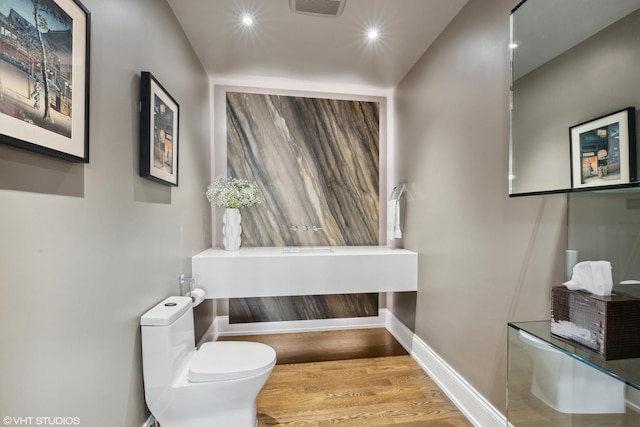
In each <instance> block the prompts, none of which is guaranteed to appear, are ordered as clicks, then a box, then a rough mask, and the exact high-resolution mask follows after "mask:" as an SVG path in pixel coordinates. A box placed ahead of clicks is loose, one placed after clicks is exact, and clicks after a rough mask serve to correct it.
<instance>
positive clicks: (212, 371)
mask: <svg viewBox="0 0 640 427" xmlns="http://www.w3.org/2000/svg"><path fill="white" fill-rule="evenodd" d="M275 364H276V352H275V350H274V349H273V348H271V347H269V346H268V345H266V344H260V343H256V342H244V341H216V342H207V343H204V344H202V346H201V347H200V349H199V350H198V351H196V354H195V356H194V357H193V359H192V360H191V364H190V365H189V381H191V382H210V381H225V380H234V379H238V378H247V377H251V376H254V375H257V374H259V373H261V372H264V371H265V370H266V369H269V368H272V367H273V366H274V365H275Z"/></svg>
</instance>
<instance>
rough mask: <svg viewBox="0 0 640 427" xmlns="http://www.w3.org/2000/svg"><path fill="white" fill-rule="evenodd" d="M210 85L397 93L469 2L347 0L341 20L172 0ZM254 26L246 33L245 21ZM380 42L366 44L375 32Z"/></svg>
mask: <svg viewBox="0 0 640 427" xmlns="http://www.w3.org/2000/svg"><path fill="white" fill-rule="evenodd" d="M167 1H168V3H169V5H170V6H171V8H172V9H173V12H174V13H175V15H176V17H177V18H178V21H179V22H180V24H181V25H182V27H183V29H184V31H185V33H186V35H187V37H188V38H189V40H190V42H191V44H192V45H193V48H194V50H195V52H196V54H197V55H198V57H199V58H200V61H201V62H202V64H203V65H204V67H205V69H206V70H207V72H208V73H209V74H210V75H211V76H212V77H239V76H242V77H257V78H286V79H296V80H307V81H315V82H322V83H340V84H359V85H366V86H373V87H377V88H392V87H395V86H396V85H397V84H398V83H399V82H400V80H402V78H403V77H404V76H405V74H406V73H407V72H408V71H409V70H410V69H411V67H412V66H413V65H414V64H415V63H416V61H417V60H418V59H419V58H420V57H421V56H422V54H423V53H424V52H425V50H426V49H427V48H428V47H429V46H430V45H431V43H432V42H433V41H434V40H435V39H436V38H437V37H438V35H439V34H440V33H441V32H442V30H444V28H445V27H446V26H447V25H448V24H449V22H451V20H452V19H453V18H454V17H455V15H456V14H457V13H458V12H459V11H460V9H461V8H462V7H463V6H464V4H465V3H466V2H467V0H346V6H345V8H344V11H343V13H342V15H341V16H339V17H325V16H310V15H303V14H299V13H294V12H292V11H291V10H290V8H289V0H167ZM246 12H249V13H251V14H253V16H254V20H255V24H254V25H253V26H252V27H251V28H247V27H245V26H243V25H242V24H241V22H240V18H241V16H242V14H243V13H246ZM372 26H375V27H377V28H378V29H379V31H380V38H379V39H378V40H376V41H375V42H371V41H369V40H367V38H366V32H367V29H368V28H369V27H372Z"/></svg>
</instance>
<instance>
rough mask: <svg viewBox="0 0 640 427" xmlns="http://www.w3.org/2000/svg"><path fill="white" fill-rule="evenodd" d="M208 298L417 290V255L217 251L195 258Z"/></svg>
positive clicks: (336, 249) (352, 250)
mask: <svg viewBox="0 0 640 427" xmlns="http://www.w3.org/2000/svg"><path fill="white" fill-rule="evenodd" d="M191 265H192V273H193V277H194V278H195V279H196V286H197V287H199V288H202V289H204V290H205V291H206V293H207V298H248V297H268V296H291V295H325V294H348V293H369V292H394V291H395V292H400V291H415V290H417V289H418V254H417V253H415V252H412V251H408V250H405V249H391V248H387V247H384V246H331V247H285V248H282V247H250V248H241V249H240V250H238V251H225V250H223V249H218V248H213V249H207V250H205V251H204V252H201V253H199V254H197V255H195V256H194V257H192V259H191Z"/></svg>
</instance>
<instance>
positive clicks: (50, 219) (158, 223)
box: [0, 0, 213, 427]
mask: <svg viewBox="0 0 640 427" xmlns="http://www.w3.org/2000/svg"><path fill="white" fill-rule="evenodd" d="M82 1H83V3H84V4H85V6H86V7H87V8H88V9H89V10H90V11H91V13H92V43H91V48H92V56H91V67H92V68H91V126H90V138H91V141H90V157H91V158H90V160H91V162H90V163H89V164H88V165H77V164H70V163H67V162H64V161H60V160H57V159H53V158H50V157H46V156H42V155H38V154H35V153H30V152H27V151H22V150H18V149H15V148H11V147H8V146H1V147H0V218H2V221H0V271H2V279H1V283H2V286H0V336H1V337H2V346H1V350H0V366H1V368H0V369H1V371H0V378H1V381H0V396H2V398H1V399H0V414H1V415H2V416H3V417H4V416H13V417H19V416H22V417H27V416H33V417H37V416H50V417H52V416H64V417H79V418H80V421H81V425H83V426H92V427H93V426H95V427H100V426H104V427H111V426H130V427H133V426H135V427H139V426H141V425H142V423H143V422H144V420H145V419H146V416H147V415H146V408H145V404H144V396H143V389H142V370H141V353H140V332H139V326H138V323H139V318H140V315H141V314H142V313H144V312H145V311H146V310H147V309H149V308H150V307H151V306H153V305H154V304H155V303H157V302H158V301H160V300H161V299H163V298H164V297H166V296H168V295H171V294H176V293H177V290H178V288H177V276H178V275H179V274H180V273H186V274H187V275H188V274H189V273H190V270H191V261H190V258H191V256H192V255H194V254H195V253H198V252H200V251H201V250H203V249H205V248H207V247H209V246H210V245H211V237H210V236H211V225H210V214H209V212H210V211H209V206H208V202H207V200H206V198H205V197H204V191H205V188H206V185H207V184H208V182H209V175H210V166H209V100H208V93H209V91H208V78H207V76H206V73H205V72H204V70H203V68H202V66H201V65H200V63H199V61H198V60H197V59H196V57H195V55H194V53H193V51H192V49H191V47H190V45H189V43H188V41H187V39H186V37H185V36H184V34H183V33H182V30H181V29H180V27H179V25H178V23H177V21H176V19H175V18H174V16H173V14H172V13H171V9H170V8H169V6H168V5H167V4H166V3H165V2H164V1H163V0H162V1H159V0H109V1H103V0H82ZM143 70H144V71H151V72H152V73H154V75H155V76H156V78H157V79H158V80H159V81H160V82H161V83H162V84H163V85H164V87H165V88H166V89H167V90H168V91H169V92H170V93H171V95H172V96H173V97H174V98H175V99H176V100H177V101H178V103H179V104H180V108H181V110H180V113H181V117H180V126H181V129H180V139H181V141H180V186H179V187H178V188H170V187H166V186H163V185H160V184H157V183H154V182H152V181H149V180H145V179H142V178H140V177H139V176H138V100H139V81H140V79H139V74H140V71H143ZM198 309H199V310H198V312H199V316H198V317H199V318H200V320H201V321H202V322H203V324H199V325H198V326H199V329H200V333H202V329H203V328H204V327H206V326H207V325H208V322H210V320H211V317H212V315H213V310H212V305H211V304H207V305H205V306H203V307H202V308H201V307H198Z"/></svg>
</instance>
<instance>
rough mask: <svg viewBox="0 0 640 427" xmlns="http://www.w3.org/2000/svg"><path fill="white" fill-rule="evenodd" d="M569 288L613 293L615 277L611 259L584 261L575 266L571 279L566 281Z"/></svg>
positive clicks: (604, 294) (597, 293)
mask: <svg viewBox="0 0 640 427" xmlns="http://www.w3.org/2000/svg"><path fill="white" fill-rule="evenodd" d="M564 285H565V286H566V287H567V289H569V290H572V291H575V290H584V291H587V292H591V293H592V294H594V295H600V296H608V295H611V289H612V288H613V277H612V274H611V263H610V262H609V261H583V262H579V263H577V264H576V265H575V266H574V267H573V275H572V276H571V280H569V281H568V282H565V283H564Z"/></svg>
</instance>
